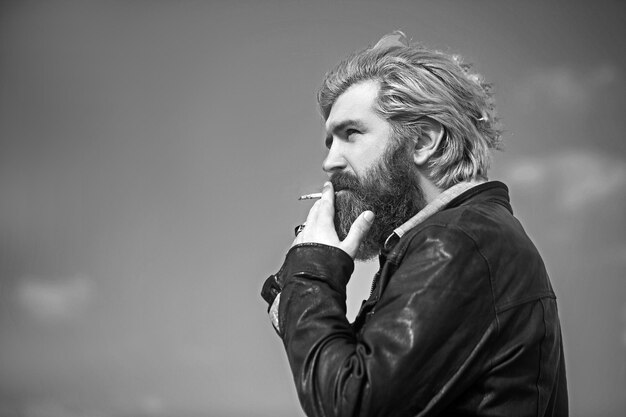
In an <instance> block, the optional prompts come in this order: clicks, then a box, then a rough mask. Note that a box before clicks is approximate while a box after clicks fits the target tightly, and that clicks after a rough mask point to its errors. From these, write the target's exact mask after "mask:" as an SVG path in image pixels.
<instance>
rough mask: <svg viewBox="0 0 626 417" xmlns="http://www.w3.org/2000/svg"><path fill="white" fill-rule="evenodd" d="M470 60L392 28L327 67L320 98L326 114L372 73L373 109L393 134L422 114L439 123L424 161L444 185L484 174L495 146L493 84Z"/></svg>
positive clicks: (411, 126)
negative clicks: (435, 143) (438, 136)
mask: <svg viewBox="0 0 626 417" xmlns="http://www.w3.org/2000/svg"><path fill="white" fill-rule="evenodd" d="M470 68H471V66H470V65H468V64H465V63H463V62H462V60H461V58H460V57H459V56H453V55H449V54H445V53H442V52H439V51H435V50H431V49H428V48H426V47H424V46H422V45H414V44H413V45H412V44H409V42H407V41H406V37H405V36H404V34H403V33H402V32H399V31H396V32H394V33H392V34H389V35H386V36H384V37H383V38H382V39H381V40H380V41H379V42H378V43H377V44H376V45H375V46H374V47H371V48H368V49H365V50H362V51H359V52H356V53H354V54H353V55H351V56H349V57H348V58H347V59H345V60H343V61H341V62H340V63H339V64H338V65H337V66H336V67H335V69H333V70H332V71H330V72H329V73H327V74H326V76H325V78H324V81H323V83H322V87H321V88H320V90H319V92H318V96H317V99H318V104H319V106H320V110H321V112H322V116H323V117H324V119H327V118H328V115H329V114H330V110H331V108H332V106H333V104H334V103H335V101H336V100H337V98H338V97H339V96H340V95H341V94H342V93H343V92H344V91H346V89H347V88H348V87H350V86H351V85H353V84H356V83H359V82H362V81H367V80H375V81H378V83H379V86H380V90H379V93H378V97H377V102H376V106H377V108H376V111H377V112H378V113H379V114H380V115H381V116H382V117H384V118H385V119H386V120H387V121H388V122H389V123H390V124H391V125H392V127H393V130H394V133H395V136H396V138H397V140H400V141H406V140H412V141H415V142H416V141H417V140H418V139H419V137H420V136H421V135H422V128H423V127H424V125H425V123H424V122H425V119H426V118H430V119H432V120H435V121H437V122H439V123H441V125H442V126H443V128H444V130H445V136H444V138H443V139H442V141H441V144H440V148H439V149H438V150H437V152H436V153H435V154H434V155H433V156H432V157H431V158H430V160H429V162H428V163H429V168H430V176H431V180H432V181H433V182H434V183H435V184H436V185H437V186H439V187H442V188H448V187H450V186H452V185H454V184H456V183H458V182H460V181H464V180H469V179H473V178H481V177H482V178H486V176H487V170H488V169H489V164H490V159H491V152H490V150H491V149H500V148H501V147H500V145H501V140H500V133H501V131H500V129H499V128H498V126H499V124H498V120H497V118H496V112H495V102H494V99H493V95H492V89H491V85H490V84H488V83H486V82H485V81H484V80H483V78H482V77H481V76H480V75H479V74H475V73H471V72H470Z"/></svg>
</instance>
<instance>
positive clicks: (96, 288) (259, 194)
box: [0, 1, 626, 417]
mask: <svg viewBox="0 0 626 417" xmlns="http://www.w3.org/2000/svg"><path fill="white" fill-rule="evenodd" d="M625 11H626V7H625V6H624V5H623V2H619V1H589V2H578V1H568V2H565V1H562V2H559V1H556V2H540V1H515V2H513V1H471V2H470V1H437V2H435V1H421V2H420V1H386V2H382V1H381V2H373V1H360V2H358V1H337V2H330V1H291V2H288V1H231V2H227V1H223V2H221V1H220V2H218V1H215V2H209V1H206V2H201V1H194V2H186V1H171V2H165V1H151V2H147V1H128V2H122V1H107V2H104V1H103V2H58V1H39V2H34V1H0V416H2V417H4V416H26V417H40V416H41V417H78V416H81V417H83V416H85V417H86V416H93V417H118V416H174V415H175V416H181V417H186V416H200V415H205V416H278V417H282V416H284V417H287V416H297V415H303V414H302V412H301V411H300V407H299V405H298V402H297V398H296V395H295V390H294V388H293V383H292V380H291V374H290V371H289V369H288V366H287V362H286V358H285V355H284V352H283V350H282V344H281V342H280V340H279V339H278V338H277V336H276V335H275V334H274V332H273V329H272V328H271V325H270V324H269V321H268V319H267V317H266V315H265V305H264V303H263V302H262V300H261V298H260V296H259V290H260V287H261V284H262V282H263V280H264V279H265V278H266V276H268V275H269V274H270V273H272V272H275V271H276V270H277V269H278V267H279V266H280V264H281V263H282V259H283V257H284V254H285V251H286V249H287V248H288V247H289V245H290V243H291V240H292V236H293V227H294V226H295V225H296V224H298V223H300V222H301V220H302V219H304V218H305V216H306V213H307V211H308V207H309V206H310V203H303V202H298V201H296V197H297V196H298V195H300V194H302V193H306V192H314V191H316V190H317V189H319V187H320V186H321V184H322V182H323V181H324V179H325V178H326V176H325V174H324V173H323V172H322V170H321V161H322V159H323V157H324V147H323V140H322V123H321V120H320V117H319V115H318V111H317V108H316V103H315V92H316V90H317V88H318V86H319V83H320V81H321V79H322V77H323V75H324V73H325V71H327V70H328V69H330V68H331V67H332V66H333V65H334V64H335V63H336V62H337V61H338V60H339V59H341V58H342V57H344V56H345V55H347V54H348V53H350V52H351V51H353V50H355V49H358V48H362V47H365V46H367V45H371V44H374V43H375V42H376V41H377V40H378V39H379V38H380V37H381V36H382V35H384V34H385V33H388V32H391V31H393V30H395V29H402V30H404V31H405V32H406V34H407V35H408V36H409V37H412V38H413V39H415V40H419V41H422V42H424V43H426V44H427V45H430V46H433V47H436V48H438V49H442V50H445V51H449V52H454V53H459V54H461V55H462V56H464V57H465V58H466V60H468V61H470V62H474V63H476V69H477V70H478V71H480V72H481V73H482V74H483V75H485V77H486V78H487V79H488V80H490V81H492V82H493V83H494V85H495V89H496V97H497V102H498V106H499V112H500V116H501V118H502V121H503V124H504V127H505V129H506V132H505V138H504V139H505V144H506V151H505V152H504V153H498V154H497V155H496V162H495V164H494V168H493V170H492V175H491V177H492V178H493V179H500V180H503V181H504V182H506V183H507V184H508V186H509V187H510V189H511V195H512V203H513V207H514V210H515V211H516V214H517V216H518V217H519V218H520V219H521V221H522V222H523V223H524V225H525V226H526V229H527V231H528V233H529V234H530V235H531V237H532V238H533V240H534V241H535V242H536V244H537V246H538V247H539V249H540V251H541V252H542V254H543V256H544V259H545V262H546V264H547V267H548V270H549V271H550V274H551V277H552V282H553V285H554V287H555V291H556V293H557V296H558V297H559V303H560V304H559V306H560V314H561V320H562V325H563V331H564V337H565V342H566V345H565V353H566V359H567V364H568V378H569V388H570V397H571V408H572V415H573V416H585V417H587V416H623V415H624V411H625V410H626V403H625V401H626V400H625V397H624V393H625V392H626V285H625V284H624V279H625V275H626V274H625V272H626V233H625V232H626V230H625V229H626V226H625V224H626V222H625V220H626V141H624V133H623V132H624V131H625V130H626V129H625V128H626V118H625V117H624V111H625V110H626V106H625V103H624V91H625V88H624V84H625V76H626V74H625V70H626V55H625V54H624V39H626V33H625V32H626V29H625V26H626V25H624V22H625V21H626V13H625ZM375 269H376V265H375V264H364V265H360V266H359V267H358V269H357V272H356V273H355V275H354V276H353V278H352V281H351V283H350V287H349V291H350V293H349V312H348V315H349V317H354V314H355V310H356V306H358V305H359V304H360V301H361V299H362V297H365V296H366V295H367V291H368V288H369V285H370V281H371V275H372V274H373V272H374V271H375Z"/></svg>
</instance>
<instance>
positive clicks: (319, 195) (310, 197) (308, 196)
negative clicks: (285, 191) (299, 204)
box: [298, 192, 337, 200]
mask: <svg viewBox="0 0 626 417" xmlns="http://www.w3.org/2000/svg"><path fill="white" fill-rule="evenodd" d="M336 194H337V192H335V195H336ZM318 198H322V193H313V194H305V195H301V196H300V197H298V200H315V199H318Z"/></svg>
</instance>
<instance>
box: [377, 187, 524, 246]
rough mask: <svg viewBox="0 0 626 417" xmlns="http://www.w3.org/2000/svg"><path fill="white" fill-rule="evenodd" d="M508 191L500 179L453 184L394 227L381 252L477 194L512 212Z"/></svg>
mask: <svg viewBox="0 0 626 417" xmlns="http://www.w3.org/2000/svg"><path fill="white" fill-rule="evenodd" d="M508 192H509V190H508V188H507V186H506V185H504V184H503V183H502V182H500V181H489V182H485V181H484V180H472V181H463V182H460V183H458V184H455V185H453V186H452V187H450V188H448V189H447V190H445V191H443V192H442V193H441V194H440V195H438V196H437V198H435V199H434V200H433V201H431V202H430V203H428V204H427V205H426V206H425V207H424V208H423V209H422V210H420V211H419V212H418V213H417V214H416V215H415V216H413V217H411V218H410V219H409V220H407V221H406V222H405V223H404V224H402V225H401V226H400V227H398V228H396V229H395V230H394V231H393V233H391V235H389V237H388V238H387V240H386V241H385V244H384V246H383V253H389V251H391V249H393V247H394V246H395V245H396V244H397V243H398V241H399V240H400V238H401V237H402V236H404V235H405V234H406V233H407V232H408V231H409V230H411V229H413V228H414V227H415V226H417V225H419V224H420V223H422V222H424V221H425V220H426V219H428V218H429V217H431V216H432V215H434V214H435V213H438V212H440V211H442V210H445V209H448V208H453V207H458V206H460V205H462V204H464V203H465V202H467V201H468V200H469V199H472V198H474V197H476V196H478V195H481V196H483V197H482V198H485V199H489V200H493V201H495V202H496V203H498V204H501V205H503V206H504V207H505V208H506V209H507V210H508V211H509V212H511V214H512V213H513V210H512V209H511V205H510V203H509V194H508Z"/></svg>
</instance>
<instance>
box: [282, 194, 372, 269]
mask: <svg viewBox="0 0 626 417" xmlns="http://www.w3.org/2000/svg"><path fill="white" fill-rule="evenodd" d="M334 218H335V192H334V190H333V186H332V184H331V183H330V182H327V183H326V184H324V189H323V190H322V198H321V199H319V200H317V201H316V202H315V204H313V207H312V208H311V210H310V211H309V215H308V216H307V218H306V226H305V227H304V229H303V230H302V232H300V233H299V234H298V236H296V239H295V240H294V241H293V244H292V245H291V246H295V245H297V244H300V243H307V242H315V243H322V244H324V245H329V246H335V247H337V248H339V249H341V250H343V251H344V252H346V253H347V254H348V255H350V257H351V258H352V259H354V257H355V256H356V253H357V250H358V249H359V246H361V242H362V241H363V239H364V238H365V236H366V235H367V232H369V230H370V227H371V226H372V223H373V221H374V213H372V212H371V211H369V210H368V211H365V212H363V213H361V214H360V215H359V217H357V219H356V220H355V221H354V223H352V226H350V231H349V232H348V235H347V236H346V238H345V239H344V240H343V241H341V240H339V237H338V236H337V231H336V230H335V223H334Z"/></svg>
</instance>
